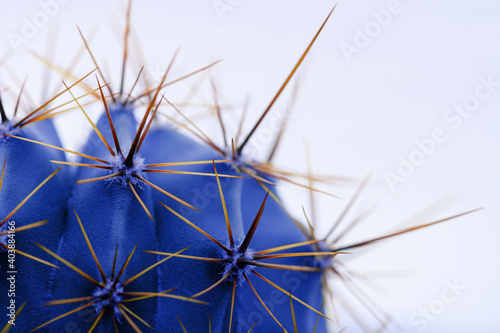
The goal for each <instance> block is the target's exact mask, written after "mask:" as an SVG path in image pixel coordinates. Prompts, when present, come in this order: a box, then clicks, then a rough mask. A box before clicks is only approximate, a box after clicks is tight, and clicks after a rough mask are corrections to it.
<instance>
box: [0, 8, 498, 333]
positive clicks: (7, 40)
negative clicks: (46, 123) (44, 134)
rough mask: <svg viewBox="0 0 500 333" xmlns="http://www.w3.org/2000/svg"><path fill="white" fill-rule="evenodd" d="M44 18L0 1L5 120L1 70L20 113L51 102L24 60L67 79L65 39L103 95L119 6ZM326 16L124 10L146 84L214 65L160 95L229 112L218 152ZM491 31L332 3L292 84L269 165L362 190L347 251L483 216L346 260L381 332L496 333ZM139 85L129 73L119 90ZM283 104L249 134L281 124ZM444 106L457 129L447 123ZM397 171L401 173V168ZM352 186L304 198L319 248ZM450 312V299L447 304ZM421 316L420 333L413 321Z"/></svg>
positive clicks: (81, 129)
mask: <svg viewBox="0 0 500 333" xmlns="http://www.w3.org/2000/svg"><path fill="white" fill-rule="evenodd" d="M53 3H54V2H53V1H52V2H51V1H48V0H47V1H24V2H13V1H5V0H2V1H0V6H1V10H0V46H1V47H0V56H1V55H2V54H4V53H5V54H9V57H8V58H6V59H7V60H6V63H5V64H4V65H3V66H2V68H0V71H1V72H0V82H1V88H2V91H3V96H5V99H6V105H7V106H10V107H11V106H12V105H13V104H14V103H15V94H17V92H18V89H19V87H18V85H17V84H16V82H15V81H16V79H13V76H12V75H10V74H9V71H11V70H12V71H13V72H14V73H15V74H16V75H15V76H16V77H18V78H19V80H21V81H22V80H23V79H24V78H25V77H26V76H28V77H29V79H28V83H27V86H26V91H27V92H28V93H29V95H31V99H32V100H33V104H35V105H36V104H40V102H41V101H42V99H43V98H44V96H46V95H44V92H46V93H49V94H51V93H53V92H54V91H55V90H54V89H56V87H57V85H58V84H59V83H58V82H60V79H61V76H60V75H59V74H58V73H56V72H51V76H50V78H47V76H45V75H44V73H45V72H47V70H46V69H45V67H44V66H43V64H42V63H41V62H39V61H38V60H36V59H35V58H34V57H33V56H31V55H30V54H29V51H28V50H30V49H31V50H35V51H36V52H38V53H40V54H46V55H47V57H48V58H50V59H51V60H53V62H54V63H56V64H59V65H61V66H67V65H68V64H69V63H70V61H71V59H72V58H73V56H74V54H75V52H77V51H78V50H79V48H80V47H81V44H82V42H81V39H80V37H79V35H78V31H77V28H76V24H78V26H79V27H80V28H81V30H82V32H83V33H84V34H85V35H89V34H90V32H91V31H92V29H93V28H94V27H97V28H98V30H97V34H96V35H95V37H94V38H93V40H92V42H91V47H92V49H93V51H94V52H95V54H96V56H97V58H98V59H99V61H100V62H102V65H101V67H102V68H103V69H104V70H105V72H106V73H109V74H108V77H107V79H108V81H109V82H111V83H112V85H113V86H114V89H115V90H116V89H118V81H119V72H120V66H121V52H122V44H123V42H122V37H121V36H122V34H123V26H124V13H125V7H126V3H125V1H108V2H104V1H94V0H90V1H85V2H84V1H80V2H77V1H75V0H73V1H68V0H66V1H64V3H63V1H61V2H60V3H59V2H56V3H58V5H57V6H54V5H53ZM47 4H52V5H50V6H49V5H47ZM333 5H334V2H332V1H325V0H321V1H315V2H311V1H309V2H307V1H298V0H294V1H290V0H289V1H285V0H276V1H260V0H258V1H257V0H254V1H245V0H220V1H211V0H205V1H201V0H197V1H189V2H188V1H183V2H181V1H142V2H139V1H135V2H134V3H133V10H132V26H133V33H134V35H135V36H136V37H137V40H139V41H140V44H141V45H142V49H143V53H144V58H145V61H144V65H146V70H147V71H148V73H149V74H150V75H151V76H152V77H153V78H156V79H159V78H160V77H161V75H162V72H163V71H164V70H165V69H166V67H167V65H168V63H169V62H170V59H171V57H172V55H173V54H174V52H175V50H176V49H177V48H179V47H180V53H179V57H178V59H177V61H176V63H175V65H174V68H173V73H172V77H175V76H180V75H182V74H183V73H187V72H189V71H192V70H195V69H197V68H200V67H203V66H204V65H206V64H208V63H210V62H212V61H214V60H217V59H221V58H223V59H224V60H223V61H222V62H221V63H219V64H218V65H217V66H216V67H214V68H213V69H212V70H211V71H210V72H209V73H208V74H209V75H205V76H204V79H203V80H189V81H187V82H185V83H184V84H181V85H179V86H175V87H172V88H169V89H167V90H166V91H167V97H170V99H172V100H174V101H176V102H181V101H182V99H183V98H184V97H185V96H186V94H187V92H188V89H189V87H190V86H191V85H192V84H194V83H195V82H199V85H200V92H199V94H197V95H196V100H197V101H200V102H208V103H210V102H211V101H212V96H211V90H210V81H209V78H210V77H212V78H213V79H214V80H215V81H216V82H217V86H218V90H219V91H220V94H221V100H222V103H223V104H224V105H228V106H231V108H228V109H227V110H226V112H224V117H225V121H226V123H227V126H228V128H229V132H230V134H231V135H234V134H235V133H234V131H235V130H236V127H237V121H238V119H239V118H240V116H241V109H242V105H243V103H244V101H245V99H246V98H247V97H248V96H249V97H250V107H249V114H248V117H247V121H246V123H245V124H246V126H245V130H244V132H245V133H247V131H248V130H249V129H250V127H251V125H252V124H253V122H254V121H255V120H256V119H257V117H258V115H259V114H260V112H262V110H263V109H264V108H265V106H266V105H267V104H268V103H269V101H270V100H271V98H272V96H273V95H274V94H275V92H276V91H277V89H278V88H279V86H280V85H281V83H282V82H283V80H284V79H285V77H286V76H287V75H288V73H289V72H290V70H291V69H292V67H293V65H294V64H295V62H296V61H297V59H298V58H299V56H300V54H301V53H302V52H303V50H304V49H305V47H306V46H307V44H308V43H309V41H310V40H311V38H312V37H313V35H314V34H315V32H316V31H317V29H318V28H319V26H320V25H321V23H322V22H323V20H324V19H325V17H326V15H327V14H328V12H329V11H330V9H331V8H332V7H333ZM499 16H500V4H499V3H498V2H497V1H492V0H478V1H475V2H470V1H463V0H455V1H430V0H414V1H408V0H401V1H395V0H391V1H389V0H371V1H368V0H358V1H339V2H338V7H337V9H336V10H335V12H334V13H333V15H332V18H331V19H330V21H329V22H328V23H327V25H326V27H325V29H324V31H323V33H322V34H321V35H320V37H319V38H318V40H317V42H316V44H315V45H314V47H313V48H312V50H311V53H310V55H309V56H308V58H307V59H306V61H305V62H304V64H303V66H302V68H301V71H300V72H299V73H298V76H297V77H299V78H300V80H301V89H300V94H299V95H298V96H297V102H296V104H295V109H294V113H293V116H292V117H290V118H289V121H288V128H287V131H286V132H285V135H284V140H283V144H282V146H281V147H280V151H279V153H278V155H277V156H276V160H275V162H276V164H277V165H279V166H282V167H284V168H291V169H294V170H297V171H301V172H304V171H305V170H306V158H305V155H304V149H303V146H304V141H305V140H307V142H308V144H309V146H310V151H311V156H312V164H313V168H314V172H317V173H319V174H334V175H344V176H349V177H353V178H356V179H359V180H361V179H362V178H363V177H364V176H365V175H366V174H367V173H369V172H372V178H373V181H372V183H371V186H370V189H369V190H368V191H367V192H366V193H365V194H364V195H363V196H362V198H361V200H360V202H359V204H358V205H356V206H355V207H354V210H353V212H352V214H350V215H349V217H351V218H353V217H355V215H356V213H359V212H360V211H361V210H362V209H363V208H364V207H365V206H366V204H369V203H371V202H373V201H376V202H377V207H378V209H377V211H376V212H375V213H374V214H373V215H372V216H371V217H370V218H369V219H367V220H366V222H365V223H364V224H362V225H360V226H359V227H358V228H356V229H355V230H354V231H353V232H352V234H350V235H349V238H348V242H349V243H350V242H351V241H357V240H365V239H367V238H370V237H375V236H379V235H383V234H385V233H386V232H388V231H393V230H399V229H400V228H402V227H408V226H412V225H416V224H420V223H425V222H431V221H433V220H436V219H439V218H443V217H447V216H448V215H453V214H457V213H461V212H464V211H467V210H470V209H473V208H477V207H485V209H484V210H482V211H480V212H478V213H474V214H472V215H469V216H466V217H463V218H460V219H457V220H455V221H452V222H449V223H446V224H443V225H440V226H436V227H432V228H430V229H428V230H422V231H417V232H415V233H414V234H411V235H406V236H402V237H400V238H398V239H394V240H391V241H388V242H386V243H383V244H382V243H381V244H380V245H376V246H373V247H370V248H369V249H366V250H364V251H362V252H359V253H357V254H353V255H352V260H349V264H351V265H352V267H353V268H354V269H356V271H359V272H363V273H366V274H367V275H368V276H370V274H371V276H372V277H374V278H375V281H376V283H377V287H374V286H373V285H372V284H371V283H368V284H367V285H366V287H365V289H366V290H367V292H368V293H369V294H370V295H371V297H372V298H374V299H375V300H376V301H377V302H378V303H380V304H381V306H382V308H384V309H385V310H386V312H387V313H388V314H390V315H391V316H392V317H393V322H394V325H393V326H391V327H390V329H389V331H391V332H392V331H394V332H397V331H403V332H429V333H430V332H435V333H446V332H450V333H451V332H453V333H461V332H484V333H493V332H498V331H500V324H499V323H498V320H497V309H498V308H499V307H500V288H499V287H498V285H497V277H498V275H499V273H500V261H499V260H498V255H499V253H500V242H498V234H499V233H500V227H499V224H498V223H499V216H500V207H499V205H498V203H499V200H498V199H499V197H500V176H499V171H500V158H499V154H500V152H499V149H500V134H499V133H500V131H499V128H500V112H499V111H500V44H499V41H500V17H499ZM45 18H46V19H45ZM30 24H31V25H33V26H32V27H31V28H32V29H30V27H28V26H29V25H30ZM48 40H50V41H49V42H48ZM47 43H49V44H47ZM47 45H49V47H47ZM135 47H136V46H135V45H132V46H131V48H132V49H134V48H135ZM131 52H133V51H131ZM6 66H8V67H6ZM139 67H140V66H139V64H138V62H133V61H131V63H130V66H129V67H128V69H127V85H126V87H130V86H131V84H132V82H133V80H134V78H135V76H136V75H137V72H138V69H139ZM93 68H94V67H93V65H92V63H91V62H90V61H89V57H88V55H87V54H84V55H83V56H82V60H81V61H80V63H79V64H78V66H77V67H76V69H75V70H74V71H75V74H76V75H77V76H83V75H84V74H86V73H87V72H89V71H90V70H92V69H93ZM10 69H11V70H10ZM201 77H202V78H203V76H201ZM297 77H296V78H297ZM485 80H486V81H488V80H489V81H490V84H486V85H485V84H484V81H485ZM88 82H89V83H90V84H94V86H95V83H94V81H88ZM294 82H295V80H294V81H293V82H292V85H293V84H294ZM491 82H493V83H491ZM4 88H9V89H8V91H7V90H5V91H4V90H3V89H4ZM291 88H292V86H290V87H289V88H288V89H287V90H286V91H285V93H284V94H283V95H282V96H281V98H280V99H279V100H278V103H277V104H276V108H275V111H274V113H272V114H271V115H270V118H269V120H268V121H267V122H265V123H264V124H263V129H261V133H264V132H266V129H269V128H271V129H272V128H273V126H272V121H274V120H276V119H281V116H282V114H283V110H285V109H286V106H287V103H288V101H290V97H291V94H290V93H291V92H292V89H291ZM59 89H60V88H59ZM67 100H68V97H65V99H64V101H67ZM23 101H24V104H23V105H24V106H25V107H26V108H29V106H30V103H29V102H28V101H27V100H26V99H24V100H23ZM476 102H477V103H476ZM461 105H462V108H463V110H465V111H462V116H460V113H457V112H456V111H453V110H456V108H459V107H460V106H461ZM450 110H451V111H450ZM467 110H470V111H467ZM89 111H90V112H91V114H92V116H93V117H97V116H98V114H99V113H100V112H101V111H102V110H101V107H100V106H91V107H89ZM167 112H170V114H172V113H171V112H172V110H168V111H167ZM196 112H197V113H196ZM193 114H200V112H199V109H198V111H196V110H194V111H193ZM451 117H453V118H451ZM458 117H460V118H458ZM201 124H203V125H204V126H205V127H204V128H206V129H207V132H208V133H209V134H210V135H211V136H212V137H214V138H216V139H217V140H218V139H219V138H220V133H219V131H218V130H217V127H216V126H214V124H215V123H214V122H211V121H206V120H203V119H202V120H201ZM57 125H58V127H59V129H60V130H61V133H62V137H63V141H64V144H65V145H66V146H67V147H70V148H75V147H77V146H78V145H79V144H81V143H82V140H84V139H85V136H86V133H88V131H89V127H88V126H87V124H86V123H85V122H84V119H83V118H82V117H81V114H80V113H78V112H73V113H72V114H68V115H64V116H62V117H60V118H59V119H57ZM436 131H437V132H438V133H439V135H438V137H439V139H438V140H437V142H436V141H435V143H434V148H431V146H432V145H430V143H429V141H428V140H429V139H431V138H432V137H433V132H436ZM75 133H78V134H75ZM266 140H267V137H266V135H265V133H264V134H260V138H259V134H257V140H255V142H254V143H253V144H254V145H258V144H259V143H261V142H264V143H266V142H267V141H266ZM219 142H220V140H219ZM416 142H420V143H421V144H420V147H419V144H417V143H416ZM423 142H427V146H426V147H427V153H426V151H425V148H421V146H422V143H423ZM410 160H411V161H413V164H416V166H414V167H409V166H408V163H411V162H410ZM402 161H409V162H402ZM402 164H405V166H402ZM398 168H399V170H398ZM402 168H406V170H402ZM398 171H399V172H401V171H404V172H403V174H401V173H400V174H398ZM388 173H391V174H392V177H394V175H398V176H399V177H401V178H399V180H400V182H397V183H394V184H393V186H391V185H390V182H388V181H387V179H386V178H387V177H388ZM392 179H394V178H392ZM355 186H356V184H355V183H352V184H350V185H346V186H340V187H333V188H332V187H329V188H328V190H330V191H332V192H334V193H335V194H339V195H340V196H342V197H343V198H344V200H338V199H332V198H329V197H324V196H323V197H322V196H321V195H318V196H317V208H318V214H317V222H318V223H319V225H320V226H319V227H318V228H319V230H318V233H319V234H321V232H322V231H323V232H324V231H325V230H327V228H328V226H329V225H331V223H333V221H334V220H335V218H336V217H337V216H338V215H339V214H340V212H341V210H342V208H343V207H344V206H345V204H346V202H347V200H348V198H349V196H350V195H352V193H353V192H354V190H355ZM282 190H283V191H282V195H283V197H284V198H285V201H286V202H287V205H288V207H290V210H292V211H293V212H294V213H295V214H297V216H300V215H299V214H300V211H301V205H304V206H305V208H306V210H308V211H310V208H309V199H308V194H307V192H305V191H302V190H299V189H297V188H296V187H291V186H283V188H282ZM395 271H398V272H395ZM384 272H385V273H384ZM387 272H389V273H387ZM391 272H392V273H391ZM446 281H448V282H446ZM455 282H456V283H458V284H460V285H461V286H464V288H465V289H464V290H458V291H457V290H455V292H456V293H455V294H453V291H452V290H451V293H450V287H449V283H455ZM337 289H338V292H339V293H341V294H343V295H344V294H348V293H346V292H345V289H343V288H342V285H341V284H335V290H337ZM443 295H444V296H443ZM450 295H455V297H452V298H453V300H452V301H451V300H450V297H451V296H450ZM349 302H351V304H352V305H353V307H354V309H355V311H356V312H357V313H359V315H360V316H361V317H362V318H366V322H367V326H368V327H369V328H370V329H371V331H376V330H377V322H376V321H375V320H374V319H373V317H371V316H370V314H369V313H368V312H367V311H366V310H365V309H363V307H362V305H360V304H359V303H356V300H355V299H351V298H349ZM339 308H341V307H339ZM426 308H427V309H429V308H430V310H429V313H430V314H429V317H428V319H424V318H425V316H424V315H423V314H422V311H424V309H426ZM340 314H341V325H340V326H336V327H335V328H334V329H333V331H335V332H336V331H338V330H339V328H342V327H345V326H348V327H350V329H349V330H348V331H349V332H360V331H361V328H360V327H359V326H358V325H357V324H356V323H355V322H354V321H353V320H352V319H351V318H350V317H349V316H348V315H347V314H346V313H345V312H344V311H342V310H341V311H340ZM424 327H425V328H424Z"/></svg>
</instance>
